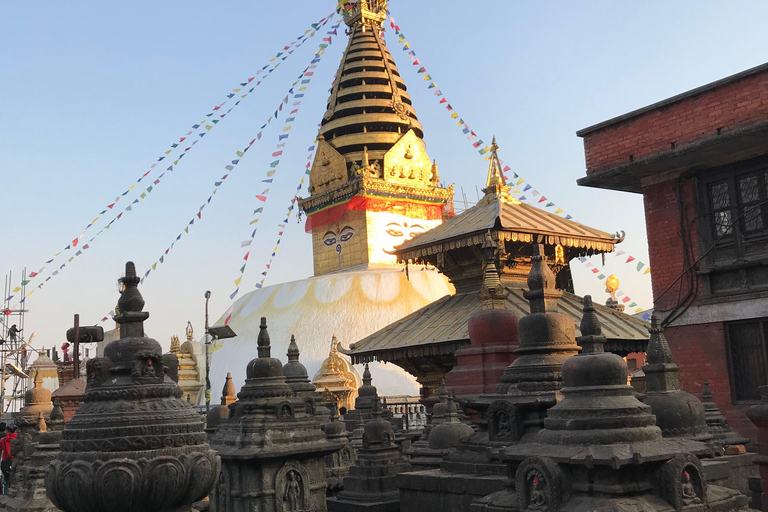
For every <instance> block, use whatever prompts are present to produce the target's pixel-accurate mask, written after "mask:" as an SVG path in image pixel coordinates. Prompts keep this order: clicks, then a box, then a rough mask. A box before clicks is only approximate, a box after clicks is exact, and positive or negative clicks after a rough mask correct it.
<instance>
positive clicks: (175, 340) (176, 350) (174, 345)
mask: <svg viewBox="0 0 768 512" xmlns="http://www.w3.org/2000/svg"><path fill="white" fill-rule="evenodd" d="M170 352H171V354H176V355H179V354H181V343H179V337H178V336H176V335H175V334H174V335H173V336H171V351H170Z"/></svg>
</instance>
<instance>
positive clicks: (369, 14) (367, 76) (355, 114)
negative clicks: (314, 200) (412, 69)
mask: <svg viewBox="0 0 768 512" xmlns="http://www.w3.org/2000/svg"><path fill="white" fill-rule="evenodd" d="M340 9H341V10H342V11H341V12H342V13H343V14H344V21H345V22H346V24H347V25H349V27H350V28H349V30H348V31H347V33H348V34H349V43H348V45H347V49H346V51H345V52H344V57H342V59H341V64H340V66H339V70H338V71H337V72H336V79H335V80H334V82H333V89H332V90H331V96H330V98H329V99H328V110H327V111H326V113H325V115H324V116H323V121H322V127H321V128H320V135H322V136H323V137H324V139H325V141H326V142H328V143H329V144H330V145H331V146H332V147H333V148H334V149H336V150H337V151H338V152H339V153H341V154H342V155H344V158H345V160H346V163H347V166H348V167H350V166H353V165H355V166H357V167H359V166H360V165H361V164H363V165H362V166H363V167H366V165H364V159H365V157H366V155H367V157H368V159H369V162H370V164H374V163H378V165H379V166H381V165H382V163H383V159H384V154H385V153H386V152H387V151H388V150H389V149H390V148H392V146H393V145H394V144H395V143H396V142H397V141H398V140H400V138H401V137H402V136H403V134H405V133H407V132H408V130H409V129H413V131H414V132H415V134H416V135H417V136H418V137H419V138H423V137H424V132H423V129H422V126H421V123H419V121H418V119H417V117H416V112H415V111H414V109H413V107H412V106H411V97H410V96H409V95H408V92H407V90H408V88H407V87H406V86H405V82H404V81H403V79H402V78H401V77H400V73H399V72H398V70H397V66H396V65H395V61H394V59H393V58H392V55H391V54H390V53H389V50H388V49H387V47H386V45H385V44H384V41H383V40H382V38H381V34H380V31H381V30H380V29H381V23H382V22H383V21H384V20H385V19H386V16H387V3H386V2H385V1H382V0H360V1H358V2H351V1H347V2H343V3H341V4H340Z"/></svg>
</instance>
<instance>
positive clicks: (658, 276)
mask: <svg viewBox="0 0 768 512" xmlns="http://www.w3.org/2000/svg"><path fill="white" fill-rule="evenodd" d="M678 194H679V190H678V181H677V179H675V180H670V181H665V182H663V183H658V184H656V185H652V186H649V187H646V188H644V189H643V201H644V203H645V220H646V225H647V228H646V232H647V236H648V253H649V256H650V265H651V268H652V269H653V271H652V272H651V283H652V285H653V296H654V298H655V299H657V300H655V303H654V307H655V308H656V309H658V310H662V311H663V310H668V309H670V308H672V307H674V306H675V305H676V304H677V303H678V300H679V299H680V298H682V296H684V294H685V292H686V291H687V290H688V281H687V279H688V278H687V277H684V278H683V279H681V280H680V281H678V282H677V283H675V285H674V286H672V288H671V289H670V290H669V291H668V292H667V293H666V294H665V295H663V296H661V297H659V295H660V294H661V293H662V292H663V291H664V290H666V289H667V288H668V287H669V286H670V285H671V284H672V283H673V282H674V281H675V279H677V277H678V276H679V275H680V274H681V273H682V271H683V269H684V266H683V244H682V238H681V236H680V221H679V218H680V213H679V212H680V210H679V207H678V201H677V199H678ZM682 195H683V205H684V208H683V212H684V213H685V218H686V223H687V224H688V229H689V230H690V232H691V240H692V245H693V259H694V260H695V259H696V258H698V257H699V250H698V236H697V231H696V225H695V223H694V219H695V217H696V216H695V214H694V208H693V200H694V182H693V180H687V181H684V182H683V185H682ZM689 264H690V263H689ZM697 279H698V277H697ZM681 283H682V295H681V294H680V293H679V292H680V290H681ZM703 293H704V285H703V283H702V282H701V281H699V293H698V296H697V298H696V299H694V301H693V303H692V305H694V306H695V305H698V304H699V297H700V296H702V295H703ZM664 334H665V336H666V338H667V341H668V342H669V345H670V347H671V348H672V353H673V356H674V361H675V363H677V365H678V366H679V367H680V374H679V375H680V387H681V388H682V389H684V390H685V391H688V392H689V393H693V394H694V395H696V396H697V397H699V399H701V389H702V388H703V387H704V381H705V380H708V381H709V383H710V386H711V388H712V392H713V393H714V399H715V402H716V403H717V406H718V407H719V408H720V412H721V413H723V415H724V416H725V417H726V418H727V419H728V421H729V423H730V424H731V427H732V428H733V429H734V430H736V431H737V432H739V433H740V434H742V435H744V436H747V437H749V438H750V439H752V440H756V439H757V429H756V428H755V426H754V425H753V424H752V422H750V421H749V420H748V419H747V417H746V415H745V413H746V410H747V409H748V408H749V406H748V405H733V404H732V398H731V383H730V379H729V375H728V362H727V358H726V353H725V338H724V335H723V324H722V323H709V324H697V325H690V326H681V327H667V328H666V329H665V331H664Z"/></svg>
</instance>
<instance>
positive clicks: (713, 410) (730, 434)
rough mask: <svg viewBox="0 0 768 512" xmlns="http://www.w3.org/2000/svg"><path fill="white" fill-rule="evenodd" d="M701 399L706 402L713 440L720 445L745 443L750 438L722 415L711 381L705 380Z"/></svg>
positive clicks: (705, 413)
mask: <svg viewBox="0 0 768 512" xmlns="http://www.w3.org/2000/svg"><path fill="white" fill-rule="evenodd" d="M701 401H702V403H703V404H704V417H705V418H706V420H707V430H709V433H710V434H712V442H713V443H714V444H716V445H717V446H719V447H724V446H729V445H739V444H741V445H745V444H748V443H749V439H747V438H745V437H744V436H742V435H740V434H739V433H738V432H736V431H735V430H733V429H731V426H730V425H729V424H728V420H727V419H725V416H723V415H722V413H721V412H720V409H718V408H717V404H716V403H715V401H714V400H713V399H712V389H711V388H710V387H709V382H708V381H704V389H703V390H702V391H701Z"/></svg>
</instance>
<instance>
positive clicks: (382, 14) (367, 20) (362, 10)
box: [342, 0, 387, 29]
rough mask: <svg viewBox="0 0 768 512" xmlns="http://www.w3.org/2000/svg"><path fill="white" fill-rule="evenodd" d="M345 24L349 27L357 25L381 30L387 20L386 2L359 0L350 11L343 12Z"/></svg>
mask: <svg viewBox="0 0 768 512" xmlns="http://www.w3.org/2000/svg"><path fill="white" fill-rule="evenodd" d="M342 15H343V16H344V23H346V24H347V26H348V27H353V26H355V25H359V26H363V28H365V27H366V26H368V27H370V28H374V29H376V28H378V29H381V24H382V23H384V21H385V20H386V19H387V2H386V0H359V1H358V2H356V3H354V4H352V8H351V9H349V10H346V9H345V10H343V11H342Z"/></svg>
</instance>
